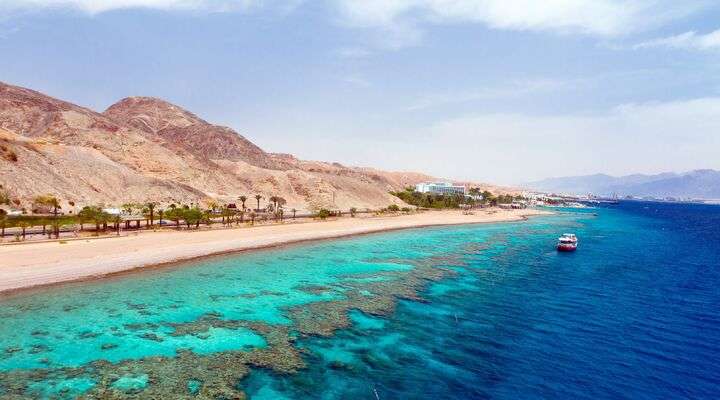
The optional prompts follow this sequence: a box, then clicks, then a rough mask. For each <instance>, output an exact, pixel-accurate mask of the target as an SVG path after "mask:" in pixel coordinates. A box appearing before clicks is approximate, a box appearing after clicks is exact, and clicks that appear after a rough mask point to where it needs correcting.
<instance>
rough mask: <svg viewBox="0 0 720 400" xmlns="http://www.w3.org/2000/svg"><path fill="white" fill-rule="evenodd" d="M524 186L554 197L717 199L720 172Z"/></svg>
mask: <svg viewBox="0 0 720 400" xmlns="http://www.w3.org/2000/svg"><path fill="white" fill-rule="evenodd" d="M524 186H526V187H528V188H532V189H535V190H541V191H544V192H553V193H572V194H588V193H592V194H595V195H601V196H608V195H611V194H617V195H618V196H640V197H645V196H651V197H658V198H664V197H675V198H694V199H720V171H714V170H710V169H706V170H695V171H690V172H686V173H682V174H678V173H672V172H670V173H662V174H657V175H642V174H635V175H627V176H621V177H613V176H610V175H604V174H595V175H585V176H571V177H561V178H549V179H544V180H541V181H537V182H530V183H527V184H525V185H524Z"/></svg>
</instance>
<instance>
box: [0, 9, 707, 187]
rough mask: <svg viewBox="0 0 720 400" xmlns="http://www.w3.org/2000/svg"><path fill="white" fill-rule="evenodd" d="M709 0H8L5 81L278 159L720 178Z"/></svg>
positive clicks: (525, 176) (1, 77)
mask: <svg viewBox="0 0 720 400" xmlns="http://www.w3.org/2000/svg"><path fill="white" fill-rule="evenodd" d="M718 17H720V4H717V3H715V2H710V1H703V0H697V1H693V0H691V1H685V2H682V4H680V3H679V2H675V1H670V0H638V1H632V2H626V1H617V0H595V1H590V0H577V1H559V0H554V1H553V0H549V1H546V2H543V3H542V5H539V3H537V2H535V1H531V0H504V1H501V0H474V1H470V0H405V1H380V0H369V1H362V2H358V1H351V0H324V1H302V0H287V1H280V0H278V1H269V2H268V1H260V0H221V1H209V0H105V1H103V0H96V1H91V0H7V1H4V2H2V4H0V52H1V54H3V62H2V63H0V81H4V82H7V83H10V84H14V85H19V86H24V87H29V88H31V89H34V90H38V91H40V92H43V93H46V94H48V95H51V96H54V97H58V98H61V99H63V100H67V101H71V102H74V103H76V104H79V105H81V106H85V107H88V108H91V109H94V110H96V111H103V110H104V109H105V108H106V107H108V106H109V105H111V104H113V103H114V102H116V101H118V100H120V99H121V98H123V97H127V96H155V97H160V98H163V99H165V100H168V101H170V102H172V103H175V104H177V105H179V106H182V107H184V108H186V109H188V110H189V111H191V112H194V113H196V114H198V115H199V116H200V117H201V118H203V119H206V120H208V121H209V122H212V123H216V124H220V125H227V126H230V127H232V128H233V129H235V130H237V131H238V132H240V133H241V134H242V135H244V136H245V137H247V138H248V139H249V140H251V141H253V142H254V143H256V144H258V145H259V146H260V147H262V148H263V149H265V150H267V151H271V152H283V153H292V154H295V155H297V156H298V157H300V158H304V159H317V160H324V161H331V162H332V161H337V162H341V163H343V164H347V165H358V166H371V167H377V168H382V169H390V170H408V171H420V172H426V173H428V174H431V175H435V176H438V177H442V178H448V179H456V180H475V181H484V182H491V183H498V184H518V183H521V182H529V181H533V180H539V179H542V178H547V177H555V176H570V175H585V174H593V173H607V174H611V175H615V176H621V175H627V174H634V173H647V174H653V173H659V172H668V171H676V172H684V171H690V170H694V169H704V168H712V169H720V159H718V157H717V154H720V134H718V132H720V129H719V128H720V74H718V72H719V70H720V23H718V22H717V21H719V20H720V18H718Z"/></svg>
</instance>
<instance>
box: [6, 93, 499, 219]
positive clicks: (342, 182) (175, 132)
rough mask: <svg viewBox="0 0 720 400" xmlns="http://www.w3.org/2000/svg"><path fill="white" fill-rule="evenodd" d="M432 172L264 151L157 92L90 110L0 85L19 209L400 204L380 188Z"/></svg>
mask: <svg viewBox="0 0 720 400" xmlns="http://www.w3.org/2000/svg"><path fill="white" fill-rule="evenodd" d="M435 179H436V178H433V177H430V176H428V175H425V174H421V173H412V172H387V171H382V170H377V169H372V168H358V167H348V166H344V165H342V164H339V163H329V162H322V161H304V160H300V159H297V158H296V157H294V156H292V155H289V154H275V153H268V152H265V151H264V150H262V149H261V148H259V147H258V146H256V145H255V144H253V143H252V142H251V141H250V140H248V139H247V138H245V137H244V136H242V135H240V134H238V133H237V132H235V131H234V130H232V129H230V128H227V127H222V126H217V125H213V124H211V123H209V122H207V121H205V120H203V119H201V118H200V117H198V116H197V115H195V114H193V113H191V112H190V111H187V110H185V109H183V108H181V107H179V106H177V105H174V104H171V103H168V102H167V101H164V100H162V99H157V98H152V97H129V98H126V99H123V100H120V101H119V102H117V103H115V104H113V105H112V106H110V107H109V108H108V109H107V110H105V111H104V112H102V113H99V112H96V111H93V110H90V109H88V108H85V107H81V106H78V105H75V104H72V103H69V102H66V101H62V100H59V99H55V98H52V97H49V96H46V95H44V94H42V93H39V92H36V91H33V90H30V89H26V88H22V87H18V86H13V85H9V84H5V83H2V82H0V185H2V187H3V188H4V189H3V190H6V191H9V194H10V196H11V197H12V198H13V199H14V200H16V201H17V202H19V203H20V204H21V205H22V206H24V207H29V206H30V203H31V201H32V198H33V197H35V196H37V195H40V194H48V193H49V194H54V195H56V196H58V197H59V198H60V199H62V200H63V201H64V202H68V203H69V202H72V203H74V204H76V206H75V207H76V208H78V207H80V206H82V205H87V204H99V203H103V204H107V205H119V204H122V203H125V202H143V201H151V200H152V201H160V202H164V203H171V202H173V203H189V202H196V201H207V200H209V199H216V200H218V201H220V202H237V198H238V197H239V196H240V195H245V196H247V197H248V198H253V197H254V196H255V195H256V194H260V195H262V196H263V197H264V198H265V199H267V198H268V197H270V196H273V195H276V196H281V197H283V198H285V199H286V200H287V202H288V204H287V207H288V208H297V209H298V210H309V209H317V208H320V207H328V208H341V209H348V208H350V207H357V208H360V209H362V208H378V207H384V206H387V205H388V204H391V203H396V204H402V202H401V201H400V200H399V199H397V198H395V197H394V196H392V195H390V194H389V193H388V192H389V191H391V190H401V189H402V188H404V187H405V186H407V185H414V184H415V183H418V182H422V181H428V180H435ZM485 187H489V186H485ZM496 189H497V188H496ZM500 191H502V189H500ZM252 201H253V202H254V201H255V200H254V199H253V200H252ZM263 202H264V201H263ZM250 204H252V203H250ZM69 207H71V206H70V205H69V204H66V205H64V209H67V208H69Z"/></svg>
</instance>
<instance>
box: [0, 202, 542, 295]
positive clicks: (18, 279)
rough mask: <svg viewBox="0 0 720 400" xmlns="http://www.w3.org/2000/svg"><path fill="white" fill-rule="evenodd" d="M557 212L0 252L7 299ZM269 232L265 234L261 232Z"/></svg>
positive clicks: (137, 238)
mask: <svg viewBox="0 0 720 400" xmlns="http://www.w3.org/2000/svg"><path fill="white" fill-rule="evenodd" d="M550 214H552V213H551V212H548V211H542V210H535V209H525V210H491V211H488V210H476V211H475V214H473V215H463V214H462V213H461V212H459V211H427V212H423V213H419V214H410V215H399V216H389V217H369V218H339V219H334V220H328V221H318V222H310V223H291V224H277V225H275V224H273V225H263V226H256V227H250V228H248V227H237V228H228V229H218V230H208V231H160V232H142V233H139V234H137V235H132V236H120V237H114V238H113V239H114V240H100V239H106V238H90V239H87V240H77V241H72V242H66V243H59V242H42V243H28V244H26V245H23V246H0V260H2V265H1V266H0V299H5V298H8V297H13V296H15V295H20V294H25V293H28V292H32V291H38V290H43V289H47V288H50V287H55V286H60V285H63V284H70V283H79V282H85V281H92V280H100V279H108V278H112V277H119V276H123V275H128V274H135V273H142V272H145V271H151V270H155V269H158V268H163V267H170V266H173V265H178V264H182V263H187V262H192V261H195V260H200V259H205V258H210V257H218V256H226V255H230V254H234V253H240V252H245V251H256V250H267V249H272V248H279V247H283V246H287V245H298V244H303V243H308V242H315V241H323V240H333V239H342V238H348V237H353V236H360V235H366V234H373V233H383V232H390V231H397V230H404V229H418V228H427V227H439V226H453V225H473V224H484V223H501V222H517V221H523V220H527V219H528V217H531V216H538V215H550ZM256 228H264V229H256Z"/></svg>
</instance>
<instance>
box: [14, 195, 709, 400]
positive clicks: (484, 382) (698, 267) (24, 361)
mask: <svg viewBox="0 0 720 400" xmlns="http://www.w3.org/2000/svg"><path fill="white" fill-rule="evenodd" d="M595 214H596V215H595ZM565 231H572V232H575V233H577V234H578V236H580V238H581V245H580V248H579V250H578V251H577V252H576V253H574V254H558V253H556V252H555V251H554V248H553V245H554V240H555V238H556V237H557V236H558V235H559V234H560V233H563V232H565ZM680 243H686V244H687V243H691V244H692V245H691V246H690V245H682V246H681V245H678V244H680ZM718 266H720V207H706V206H680V205H668V204H650V203H623V205H621V206H618V207H612V208H599V209H592V210H584V211H582V212H567V213H565V212H564V213H562V214H560V215H558V216H552V217H542V218H535V219H532V220H530V221H528V222H522V223H510V224H494V225H481V226H478V225H476V226H462V227H442V228H430V229H417V230H408V231H400V232H394V233H384V234H378V235H368V236H362V237H356V238H352V239H344V240H336V241H328V242H321V243H315V244H305V245H300V246H292V247H287V248H282V249H276V250H268V251H259V252H255V253H244V254H240V255H237V256H228V257H222V258H212V259H208V260H205V261H202V262H193V263H191V264H189V265H186V266H183V267H182V268H168V269H161V270H156V271H153V272H150V273H144V274H139V275H131V276H126V277H122V278H116V279H113V280H110V281H98V282H90V283H83V284H73V285H66V286H63V287H59V288H55V289H51V290H47V291H43V292H41V293H35V294H31V295H24V296H19V297H15V298H11V299H7V300H5V301H2V302H0V317H1V318H2V321H3V324H2V326H0V394H2V395H3V397H7V398H10V396H17V397H18V398H23V397H26V398H75V397H77V396H82V395H85V396H103V395H104V396H115V397H120V398H123V397H127V398H132V397H135V398H144V397H149V396H151V395H161V396H165V397H172V398H181V397H186V398H222V397H225V398H232V397H233V396H241V395H242V394H243V393H245V394H247V395H248V396H249V397H250V398H253V399H280V398H291V399H292V398H326V399H341V398H343V399H344V398H370V399H372V398H380V399H386V398H448V399H450V398H453V399H463V398H500V399H505V398H508V399H509V398H593V399H597V398H601V399H604V398H607V399H611V398H653V399H657V398H693V399H697V398H714V397H715V395H716V394H717V393H718V392H719V391H720V384H719V383H718V382H720V367H719V365H718V361H717V360H718V359H720V317H719V316H718V313H717V310H718V306H719V305H720V290H719V289H718V282H719V281H720V273H719V272H718V271H717V267H718ZM418 294H419V295H420V296H421V297H422V298H420V297H418ZM397 298H400V299H401V300H400V301H399V303H398V304H397V309H394V307H393V306H394V303H396V302H397V301H396V299H397ZM101 360H106V361H101Z"/></svg>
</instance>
